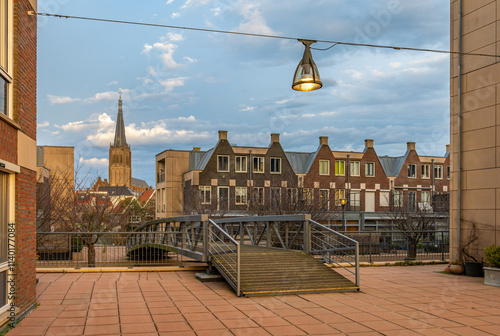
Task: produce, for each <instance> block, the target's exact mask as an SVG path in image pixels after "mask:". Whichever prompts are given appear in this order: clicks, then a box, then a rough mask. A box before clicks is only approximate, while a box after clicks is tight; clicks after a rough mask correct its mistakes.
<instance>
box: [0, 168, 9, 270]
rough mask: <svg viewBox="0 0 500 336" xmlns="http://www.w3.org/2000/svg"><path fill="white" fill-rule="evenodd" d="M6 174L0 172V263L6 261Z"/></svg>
mask: <svg viewBox="0 0 500 336" xmlns="http://www.w3.org/2000/svg"><path fill="white" fill-rule="evenodd" d="M7 196H8V193H7V174H5V173H2V172H0V262H5V261H7V241H8V234H7V221H8V216H7V209H8V203H7Z"/></svg>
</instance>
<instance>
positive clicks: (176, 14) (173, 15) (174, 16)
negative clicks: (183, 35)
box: [170, 13, 181, 19]
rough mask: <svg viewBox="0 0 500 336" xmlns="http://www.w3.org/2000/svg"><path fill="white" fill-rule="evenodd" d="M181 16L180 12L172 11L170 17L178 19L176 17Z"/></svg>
mask: <svg viewBox="0 0 500 336" xmlns="http://www.w3.org/2000/svg"><path fill="white" fill-rule="evenodd" d="M179 16H181V15H180V14H179V13H172V14H171V15H170V17H171V18H172V19H176V18H178V17H179Z"/></svg>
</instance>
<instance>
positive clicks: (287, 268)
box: [127, 215, 359, 296]
mask: <svg viewBox="0 0 500 336" xmlns="http://www.w3.org/2000/svg"><path fill="white" fill-rule="evenodd" d="M135 233H137V234H134V235H132V236H131V237H130V238H129V240H128V241H127V253H128V257H129V258H130V259H136V260H138V259H147V258H161V256H165V255H168V253H167V252H174V253H177V254H179V255H183V256H187V257H189V258H192V259H194V260H197V261H201V262H206V263H208V264H209V266H210V267H215V268H216V269H217V270H218V271H219V272H220V274H221V275H222V276H223V277H224V278H225V279H226V281H227V282H228V283H229V285H231V287H232V288H233V289H234V290H235V292H236V294H237V295H238V296H241V295H244V296H258V295H279V294H305V293H327V292H343V291H358V290H359V247H358V242H357V241H355V240H353V239H352V238H349V237H347V236H345V235H342V234H340V233H338V232H336V231H334V230H332V229H330V228H328V227H326V226H324V225H322V224H319V223H317V222H315V221H313V220H311V218H310V215H284V216H257V217H236V218H223V219H217V220H212V219H209V218H208V215H195V216H181V217H169V218H161V219H155V220H152V221H149V222H146V223H144V224H142V225H141V226H139V227H138V228H137V229H136V230H135ZM332 266H338V267H332ZM337 270H338V271H339V272H337Z"/></svg>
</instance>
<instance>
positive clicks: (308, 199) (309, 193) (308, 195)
mask: <svg viewBox="0 0 500 336" xmlns="http://www.w3.org/2000/svg"><path fill="white" fill-rule="evenodd" d="M313 200H314V194H313V189H311V188H304V189H302V201H304V202H305V203H306V204H307V205H312V203H313Z"/></svg>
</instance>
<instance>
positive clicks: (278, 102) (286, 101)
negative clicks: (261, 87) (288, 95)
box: [274, 99, 290, 105]
mask: <svg viewBox="0 0 500 336" xmlns="http://www.w3.org/2000/svg"><path fill="white" fill-rule="evenodd" d="M289 101H290V99H282V100H278V101H275V102H274V103H276V104H278V105H282V104H286V103H288V102H289Z"/></svg>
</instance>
